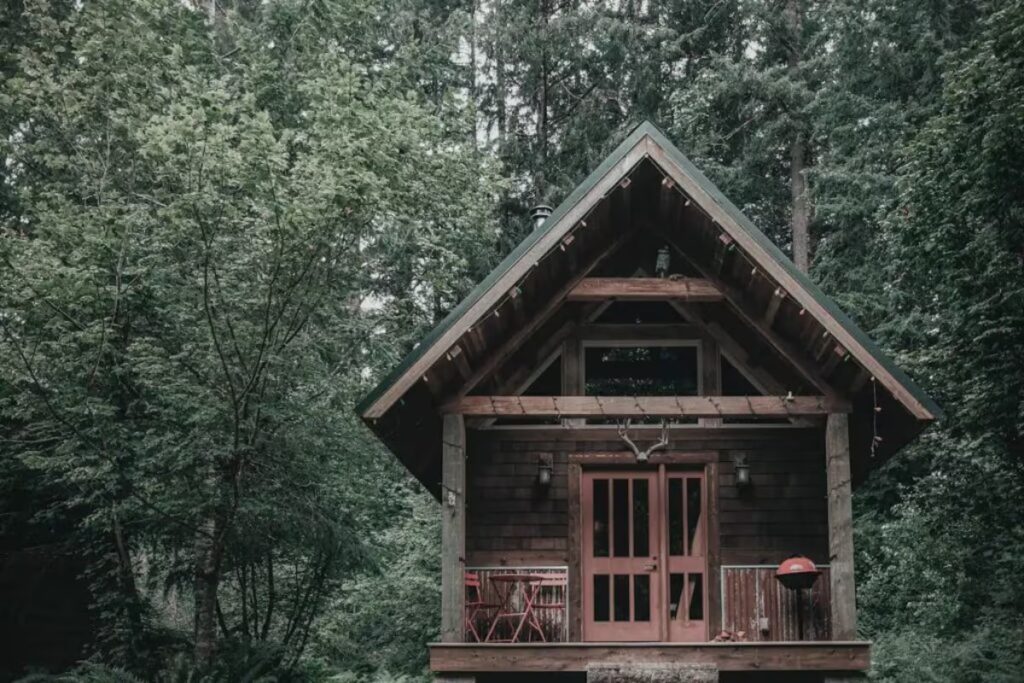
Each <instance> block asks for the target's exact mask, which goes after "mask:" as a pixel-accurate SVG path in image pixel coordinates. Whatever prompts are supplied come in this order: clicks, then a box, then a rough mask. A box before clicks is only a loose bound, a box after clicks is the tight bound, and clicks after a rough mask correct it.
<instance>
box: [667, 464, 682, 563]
mask: <svg viewBox="0 0 1024 683" xmlns="http://www.w3.org/2000/svg"><path fill="white" fill-rule="evenodd" d="M668 554H669V555H682V554H683V480H682V479H680V478H679V477H675V478H673V479H669V480H668Z"/></svg>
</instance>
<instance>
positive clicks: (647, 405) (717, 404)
mask: <svg viewBox="0 0 1024 683" xmlns="http://www.w3.org/2000/svg"><path fill="white" fill-rule="evenodd" d="M850 409H851V408H850V405H849V403H847V402H845V401H841V400H829V399H826V398H825V397H824V396H792V397H785V396H464V397H462V398H460V399H456V400H454V401H450V402H449V403H446V404H445V405H444V406H443V407H442V408H441V412H442V413H444V414H460V415H468V416H475V417H555V418H563V417H665V418H673V417H723V416H739V417H745V416H757V417H791V416H812V415H828V414H829V413H844V412H849V411H850Z"/></svg>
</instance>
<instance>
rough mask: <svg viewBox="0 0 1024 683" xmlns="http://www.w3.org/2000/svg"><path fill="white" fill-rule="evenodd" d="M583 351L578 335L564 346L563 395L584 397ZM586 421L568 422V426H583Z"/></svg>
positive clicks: (571, 337) (567, 340) (573, 336)
mask: <svg viewBox="0 0 1024 683" xmlns="http://www.w3.org/2000/svg"><path fill="white" fill-rule="evenodd" d="M582 355H583V349H582V348H581V346H580V339H579V337H578V336H576V335H572V336H570V337H569V338H568V339H566V340H565V342H564V343H563V344H562V393H563V394H564V395H566V396H582V395H583V362H582ZM584 422H585V420H580V419H575V420H566V422H565V423H566V424H572V425H582V424H584Z"/></svg>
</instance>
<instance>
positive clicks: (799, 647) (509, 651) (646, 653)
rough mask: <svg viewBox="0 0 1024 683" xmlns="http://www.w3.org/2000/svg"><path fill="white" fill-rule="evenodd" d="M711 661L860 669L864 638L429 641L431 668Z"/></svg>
mask: <svg viewBox="0 0 1024 683" xmlns="http://www.w3.org/2000/svg"><path fill="white" fill-rule="evenodd" d="M668 663H672V664H712V665H715V666H717V667H718V669H719V670H720V671H837V672H838V671H864V670H866V669H867V668H868V667H869V666H870V665H871V643H869V642H866V641H798V642H749V643H660V642H659V643H514V644H507V643H502V644H496V643H431V644H430V669H431V670H432V671H434V672H436V673H491V672H516V671H520V672H556V671H586V670H587V667H588V666H590V665H594V664H668Z"/></svg>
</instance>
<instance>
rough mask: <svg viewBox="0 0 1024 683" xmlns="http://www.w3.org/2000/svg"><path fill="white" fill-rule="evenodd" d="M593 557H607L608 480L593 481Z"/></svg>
mask: <svg viewBox="0 0 1024 683" xmlns="http://www.w3.org/2000/svg"><path fill="white" fill-rule="evenodd" d="M594 557H608V480H607V479H595V480H594Z"/></svg>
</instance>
